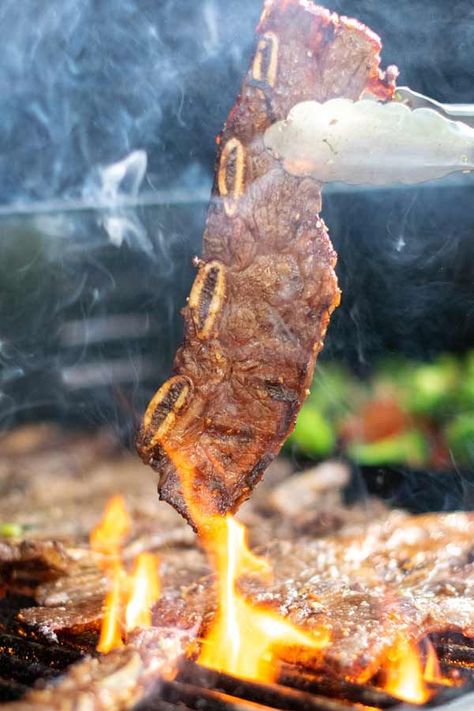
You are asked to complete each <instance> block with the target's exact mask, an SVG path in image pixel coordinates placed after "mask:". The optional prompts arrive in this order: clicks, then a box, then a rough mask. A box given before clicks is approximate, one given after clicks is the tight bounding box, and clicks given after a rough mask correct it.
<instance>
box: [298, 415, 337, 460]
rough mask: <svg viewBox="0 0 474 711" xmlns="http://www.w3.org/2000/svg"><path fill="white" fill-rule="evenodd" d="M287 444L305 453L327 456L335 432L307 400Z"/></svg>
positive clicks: (333, 441)
mask: <svg viewBox="0 0 474 711" xmlns="http://www.w3.org/2000/svg"><path fill="white" fill-rule="evenodd" d="M288 444H289V445H296V446H297V447H298V449H301V451H303V452H304V453H305V454H308V455H311V456H316V457H327V456H328V455H330V454H331V453H332V452H333V451H334V448H335V446H336V434H335V432H334V429H333V427H332V426H331V423H330V422H329V420H328V419H327V418H326V417H325V416H324V415H323V413H322V412H321V411H320V410H318V409H317V408H316V407H315V405H314V404H313V403H311V402H308V403H307V404H305V406H304V407H303V409H302V410H301V412H300V414H299V417H298V419H297V421H296V427H295V429H294V431H293V433H292V434H291V436H290V438H289V440H288Z"/></svg>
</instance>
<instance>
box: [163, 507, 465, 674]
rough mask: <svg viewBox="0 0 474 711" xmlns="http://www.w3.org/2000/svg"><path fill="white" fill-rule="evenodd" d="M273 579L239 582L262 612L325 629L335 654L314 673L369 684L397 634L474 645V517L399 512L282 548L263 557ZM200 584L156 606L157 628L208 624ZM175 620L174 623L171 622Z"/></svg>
mask: <svg viewBox="0 0 474 711" xmlns="http://www.w3.org/2000/svg"><path fill="white" fill-rule="evenodd" d="M265 552H266V554H267V557H268V558H269V560H270V562H271V563H272V567H273V570H274V571H275V572H274V580H273V583H272V584H271V585H265V586H262V585H261V584H260V583H259V582H258V581H253V580H252V581H249V580H246V581H244V582H243V583H242V589H243V590H244V591H245V594H246V595H247V596H248V597H250V598H251V599H252V600H253V601H254V602H255V603H257V604H264V605H268V606H271V607H274V608H276V609H278V610H279V611H280V612H281V613H282V614H283V615H284V616H285V617H288V618H289V619H290V620H292V622H294V624H296V625H298V626H300V627H303V628H305V629H314V628H318V627H321V626H324V627H326V628H328V629H329V631H330V635H331V642H330V645H329V646H328V647H327V649H326V650H325V652H324V657H323V659H322V660H321V659H319V660H318V661H317V664H318V665H321V663H322V665H323V666H325V667H326V668H327V667H330V668H332V669H333V670H334V671H335V672H337V673H339V674H343V675H344V676H346V677H348V678H353V679H358V680H366V679H368V678H370V677H371V676H372V675H373V673H374V672H375V671H376V670H377V669H378V668H379V667H380V665H381V663H382V661H383V659H384V657H385V655H386V653H387V650H388V649H389V648H390V647H391V646H392V645H393V644H394V643H395V642H396V640H397V639H398V637H399V635H400V634H402V635H406V636H407V637H408V638H411V639H413V640H419V639H422V638H423V637H425V636H426V635H428V634H430V633H434V632H452V631H456V632H460V633H463V634H465V635H466V636H469V637H472V636H474V563H473V559H474V514H465V513H455V514H427V515H423V516H409V515H406V514H403V513H401V512H393V513H392V514H390V515H389V516H388V517H386V518H385V519H384V520H380V521H377V522H375V523H371V524H369V525H365V526H364V525H362V526H361V525H360V524H359V525H357V526H348V527H346V528H345V529H343V530H342V531H341V532H340V533H339V534H336V535H334V536H331V537H327V538H322V539H319V540H315V539H309V538H306V539H305V538H300V539H296V540H294V541H292V542H291V541H279V542H275V543H273V544H270V545H269V546H268V547H267V549H266V551H265ZM210 585H211V581H210V579H209V578H206V579H204V580H203V581H201V582H200V583H199V584H196V585H194V586H190V587H187V588H185V589H184V590H182V591H181V593H180V594H179V595H178V594H177V593H176V592H173V595H172V596H171V597H169V596H168V595H165V596H164V597H163V598H162V599H161V600H160V601H159V602H158V604H157V607H156V611H155V621H156V624H158V625H159V624H165V625H167V626H168V625H173V624H176V625H177V626H180V627H182V628H184V629H187V628H189V627H191V626H192V625H195V624H196V621H197V619H199V616H200V617H201V619H202V620H203V624H204V625H206V624H207V622H208V621H209V620H210V619H212V616H213V603H212V602H210V599H211V598H210V594H209V588H210ZM173 616H174V617H173Z"/></svg>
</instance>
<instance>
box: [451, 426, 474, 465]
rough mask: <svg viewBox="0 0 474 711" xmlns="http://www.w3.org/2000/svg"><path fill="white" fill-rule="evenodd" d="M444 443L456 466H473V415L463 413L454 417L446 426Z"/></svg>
mask: <svg viewBox="0 0 474 711" xmlns="http://www.w3.org/2000/svg"><path fill="white" fill-rule="evenodd" d="M444 434H445V438H446V443H447V445H448V447H449V449H450V450H451V454H452V457H453V459H454V461H455V462H456V463H457V464H461V465H462V466H471V467H472V465H473V464H474V413H465V414H462V415H458V416H457V417H455V418H454V419H453V420H452V421H451V422H449V424H448V425H447V426H446V428H445V431H444Z"/></svg>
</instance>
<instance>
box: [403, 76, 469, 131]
mask: <svg viewBox="0 0 474 711" xmlns="http://www.w3.org/2000/svg"><path fill="white" fill-rule="evenodd" d="M395 100H396V101H400V102H401V103H403V104H406V105H407V106H408V107H409V108H410V109H421V108H425V109H433V110H434V111H438V113H440V114H441V115H442V116H444V117H445V118H447V119H451V121H462V122H463V123H466V124H467V125H468V126H471V127H473V128H474V104H443V103H441V102H440V101H436V100H435V99H431V98H430V97H429V96H425V95H424V94H420V93H418V92H417V91H413V90H412V89H410V88H409V87H407V86H399V87H397V90H396V92H395Z"/></svg>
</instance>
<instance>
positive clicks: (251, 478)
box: [245, 454, 275, 489]
mask: <svg viewBox="0 0 474 711" xmlns="http://www.w3.org/2000/svg"><path fill="white" fill-rule="evenodd" d="M274 458H275V455H273V454H266V455H265V456H264V457H262V458H261V459H260V461H258V462H257V464H256V465H255V466H254V468H253V469H252V471H250V472H249V474H248V475H247V476H246V478H245V481H246V483H247V485H248V486H249V487H250V489H253V487H254V486H255V485H256V484H257V483H258V482H259V481H260V479H261V478H262V476H263V473H264V471H265V469H266V468H267V467H268V465H269V464H271V462H272V461H273V459H274Z"/></svg>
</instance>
